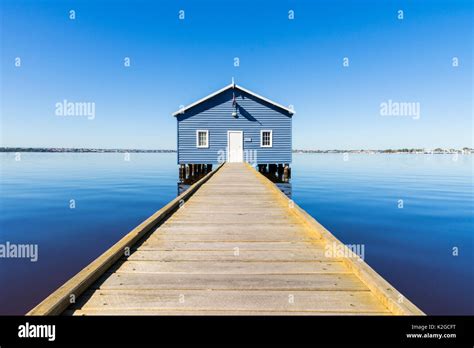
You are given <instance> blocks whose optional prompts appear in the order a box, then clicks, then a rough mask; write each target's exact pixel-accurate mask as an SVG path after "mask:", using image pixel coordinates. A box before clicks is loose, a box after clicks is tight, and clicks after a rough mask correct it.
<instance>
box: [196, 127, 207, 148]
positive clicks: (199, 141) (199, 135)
mask: <svg viewBox="0 0 474 348" xmlns="http://www.w3.org/2000/svg"><path fill="white" fill-rule="evenodd" d="M196 147H209V131H208V130H200V129H199V130H197V131H196Z"/></svg>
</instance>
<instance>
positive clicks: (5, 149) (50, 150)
mask: <svg viewBox="0 0 474 348" xmlns="http://www.w3.org/2000/svg"><path fill="white" fill-rule="evenodd" d="M0 152H48V153H62V152H72V153H176V152H177V151H176V150H170V149H158V150H143V149H93V148H53V147H51V148H50V147H0ZM292 152H293V153H329V154H331V153H341V154H344V153H365V154H375V153H392V154H396V153H408V154H456V153H458V154H472V153H474V149H471V148H468V147H464V148H462V149H451V148H450V149H442V148H436V149H407V148H406V149H385V150H299V149H294V150H292Z"/></svg>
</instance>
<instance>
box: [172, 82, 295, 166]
mask: <svg viewBox="0 0 474 348" xmlns="http://www.w3.org/2000/svg"><path fill="white" fill-rule="evenodd" d="M234 91H235V96H236V100H237V104H238V118H234V117H232V110H233V107H232V89H229V90H226V91H224V92H222V93H221V94H219V95H216V96H214V97H213V98H211V99H208V100H206V101H204V102H203V103H201V104H198V105H196V106H194V107H193V108H191V109H189V110H186V112H185V113H184V114H180V115H178V116H177V117H176V118H177V122H178V163H209V164H217V163H218V159H219V153H221V154H225V151H226V149H227V131H229V130H236V131H242V132H243V137H244V142H243V145H244V160H246V154H248V155H250V156H254V155H255V154H256V161H255V158H252V157H250V158H251V159H252V160H253V161H254V162H256V163H262V164H263V163H290V162H291V156H292V153H291V147H292V141H291V137H292V135H291V133H292V129H291V115H290V114H289V113H287V112H286V111H285V110H282V109H280V108H277V107H276V106H274V105H272V104H269V103H267V102H265V101H262V100H260V99H257V98H255V97H254V96H252V95H249V94H247V93H245V92H242V91H240V90H238V89H235V90H234ZM198 129H202V130H208V131H209V148H197V147H196V130H198ZM261 130H272V131H273V144H272V145H273V146H272V147H271V148H268V147H266V148H264V147H260V131H261ZM246 139H251V142H249V141H245V140H246ZM246 150H250V151H246ZM252 150H256V151H252ZM220 151H221V152H220ZM222 151H223V152H222Z"/></svg>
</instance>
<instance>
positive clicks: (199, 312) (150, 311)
mask: <svg viewBox="0 0 474 348" xmlns="http://www.w3.org/2000/svg"><path fill="white" fill-rule="evenodd" d="M288 314H291V315H301V316H308V315H311V316H321V315H343V316H354V315H364V316H365V315H370V316H374V315H376V316H380V315H384V316H387V315H391V313H389V312H315V311H291V312H288V311H258V310H255V311H248V310H229V309H221V310H193V311H192V312H190V311H188V310H186V309H184V310H180V309H175V310H169V309H166V310H165V309H159V308H153V309H149V308H141V309H130V310H128V309H107V308H101V309H88V310H81V309H78V310H67V311H65V313H64V315H74V316H85V315H108V316H109V315H110V316H111V315H179V316H182V315H199V316H201V315H219V316H243V315H245V316H249V315H252V316H256V315H258V316H276V315H278V316H282V315H288Z"/></svg>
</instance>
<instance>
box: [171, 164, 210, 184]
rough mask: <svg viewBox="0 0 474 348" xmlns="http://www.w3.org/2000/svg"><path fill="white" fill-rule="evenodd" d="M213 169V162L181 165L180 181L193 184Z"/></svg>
mask: <svg viewBox="0 0 474 348" xmlns="http://www.w3.org/2000/svg"><path fill="white" fill-rule="evenodd" d="M211 171H212V164H202V163H188V164H180V165H179V181H180V182H181V183H185V184H193V183H194V182H196V181H197V180H199V179H200V178H202V177H203V176H205V175H206V174H207V173H210V172H211Z"/></svg>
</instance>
